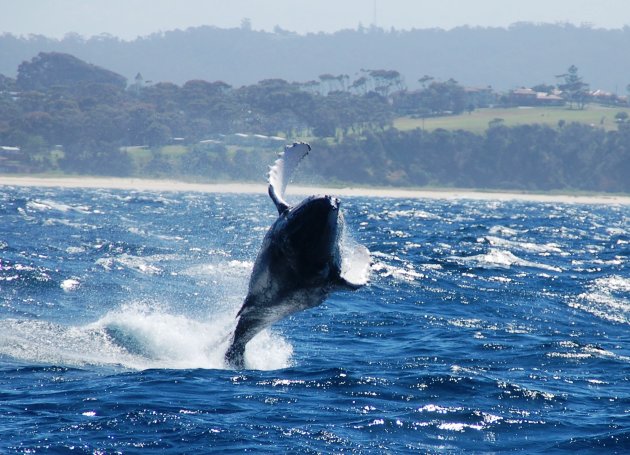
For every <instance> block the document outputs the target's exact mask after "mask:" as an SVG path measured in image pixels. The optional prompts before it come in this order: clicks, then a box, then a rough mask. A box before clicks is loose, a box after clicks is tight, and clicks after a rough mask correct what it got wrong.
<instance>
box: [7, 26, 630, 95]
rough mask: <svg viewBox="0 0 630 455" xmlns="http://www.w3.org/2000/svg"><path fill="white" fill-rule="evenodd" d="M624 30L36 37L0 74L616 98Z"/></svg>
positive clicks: (629, 30)
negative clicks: (94, 73)
mask: <svg viewBox="0 0 630 455" xmlns="http://www.w3.org/2000/svg"><path fill="white" fill-rule="evenodd" d="M627 49H630V27H626V28H623V29H615V30H606V29H594V28H590V27H586V26H580V27H577V26H574V25H567V24H556V25H550V24H529V23H520V24H515V25H512V26H510V27H509V28H470V27H458V28H455V29H452V30H448V31H447V30H441V29H419V30H409V31H396V30H392V31H384V30H382V29H380V28H376V27H372V28H364V29H358V30H343V31H339V32H336V33H332V34H330V33H318V34H307V35H298V34H295V33H290V32H284V31H278V32H276V33H270V32H263V31H253V30H249V29H241V28H233V29H220V28H216V27H209V26H203V27H195V28H189V29H187V30H174V31H168V32H164V33H159V34H153V35H150V36H147V37H142V38H138V39H136V40H133V41H122V40H120V39H118V38H115V37H112V36H108V35H103V36H97V37H92V38H89V39H84V38H82V37H80V36H78V35H68V36H67V37H66V38H64V39H62V40H56V39H49V38H46V37H43V36H30V37H16V36H13V35H10V34H4V35H1V36H0V74H4V75H7V76H11V77H14V76H15V74H16V68H17V67H18V66H19V65H20V64H21V63H22V62H23V61H25V60H30V59H32V58H33V57H34V56H36V55H37V54H38V53H39V52H42V51H44V52H51V51H55V52H65V53H70V54H72V55H75V56H77V57H78V58H80V59H83V60H85V61H87V62H89V63H92V64H95V65H99V66H102V67H105V68H109V69H111V70H112V71H115V72H116V73H119V74H122V75H123V76H125V77H126V78H127V79H128V80H130V81H132V80H133V78H134V76H135V75H136V74H137V73H141V74H142V75H143V77H144V78H145V80H153V81H171V82H174V83H176V84H182V83H184V82H185V81H188V80H192V79H203V80H209V81H213V80H217V81H218V80H221V81H224V82H227V83H228V84H230V85H232V86H236V87H238V86H240V85H248V84H252V83H256V82H258V81H260V80H263V79H268V78H281V79H285V80H289V81H308V80H314V79H317V78H318V76H319V75H322V74H326V73H328V74H334V75H337V74H348V75H351V76H352V75H354V74H356V73H357V72H359V71H360V70H361V69H364V68H367V69H393V70H397V71H399V72H400V73H401V74H402V75H403V76H404V78H405V81H406V83H407V86H408V87H410V88H415V87H416V86H417V85H418V82H417V81H418V79H419V78H421V77H422V76H424V75H430V76H432V77H434V78H437V79H443V80H446V79H449V78H454V79H456V80H457V81H459V82H460V83H462V84H464V85H468V86H484V87H485V86H487V85H491V86H492V87H494V88H495V89H499V90H504V89H509V88H514V87H517V86H521V85H526V86H528V85H529V86H531V85H535V84H539V83H543V82H546V83H554V82H555V80H554V75H556V74H559V73H560V72H562V71H563V70H564V69H565V68H567V67H569V66H570V65H576V66H578V67H579V68H580V71H581V74H582V75H583V77H584V79H585V80H587V81H589V83H590V84H591V87H592V88H600V89H603V90H607V91H611V92H614V93H617V94H620V95H622V94H625V93H626V86H627V85H628V84H629V83H630V59H627V58H626V57H625V52H626V51H627Z"/></svg>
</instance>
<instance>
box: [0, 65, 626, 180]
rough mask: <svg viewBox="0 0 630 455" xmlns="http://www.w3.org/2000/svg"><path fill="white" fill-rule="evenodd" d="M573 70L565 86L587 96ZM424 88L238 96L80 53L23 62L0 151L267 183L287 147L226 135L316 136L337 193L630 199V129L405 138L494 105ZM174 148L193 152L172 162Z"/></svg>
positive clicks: (397, 85)
mask: <svg viewBox="0 0 630 455" xmlns="http://www.w3.org/2000/svg"><path fill="white" fill-rule="evenodd" d="M576 70H577V69H576V68H575V67H571V68H570V71H569V73H567V74H568V75H567V76H566V78H565V83H568V82H567V81H570V80H573V79H575V80H576V81H577V82H578V84H577V85H578V86H580V87H583V85H584V83H583V82H582V79H581V77H579V76H578V75H577V73H576ZM571 78H573V79H571ZM420 82H421V84H423V87H422V89H420V90H412V91H410V90H406V88H405V86H404V81H403V80H402V77H401V76H400V73H398V72H397V71H393V70H363V71H362V72H361V74H360V75H359V77H357V78H354V79H353V78H350V77H348V76H344V75H337V76H335V75H332V74H323V75H321V76H320V77H319V79H318V80H317V81H309V82H305V83H296V82H287V81H285V80H282V79H267V80H263V81H260V82H258V83H257V84H253V85H247V86H242V87H238V88H235V87H232V86H230V85H229V84H227V83H225V82H221V81H215V82H208V81H204V80H191V81H188V82H186V83H184V84H183V85H181V86H179V85H176V84H173V83H168V82H159V83H147V81H145V80H144V79H143V78H142V76H141V75H140V74H138V75H137V76H136V78H135V79H134V81H133V82H132V83H131V84H127V81H126V79H125V78H124V77H122V76H120V75H118V74H116V73H114V72H111V71H108V70H106V69H103V68H100V67H97V66H95V65H91V64H88V63H86V62H83V61H81V60H79V59H77V58H76V57H73V56H71V55H68V54H59V53H40V54H39V55H38V56H37V57H35V58H33V59H32V60H30V61H25V62H23V63H22V64H21V65H20V67H19V68H18V75H17V78H15V79H13V78H9V77H6V76H0V145H3V146H8V147H5V149H6V150H4V151H3V152H0V158H2V159H0V171H4V172H10V171H14V172H34V171H51V170H59V171H61V172H66V173H81V174H97V175H118V176H130V175H134V176H138V175H140V176H167V175H168V176H171V177H180V178H195V179H222V180H226V179H235V180H260V178H261V176H262V175H264V173H265V169H266V165H267V163H269V162H270V161H271V159H272V157H273V154H274V153H275V151H276V150H277V148H278V146H277V143H275V145H274V143H268V144H269V146H261V144H260V143H257V144H256V146H252V144H249V145H247V144H239V143H229V141H227V140H226V139H225V137H224V136H223V135H230V134H234V133H243V132H248V133H251V132H256V133H259V134H260V135H266V136H276V135H282V136H284V137H285V138H287V140H292V139H293V138H298V137H302V138H303V137H308V138H309V140H312V141H313V142H314V145H315V146H316V147H317V150H318V159H317V160H316V163H317V165H316V166H315V165H314V164H313V165H312V166H313V168H312V169H311V174H312V175H319V176H320V178H323V179H326V180H328V181H338V182H339V183H343V182H351V183H355V184H368V185H407V186H423V185H435V186H459V187H479V188H502V189H507V188H511V189H526V190H550V189H578V190H593V191H626V192H627V191H630V187H629V186H628V179H627V175H630V172H629V171H630V169H628V165H629V164H628V163H630V152H629V150H630V133H629V131H628V127H627V124H626V123H625V122H620V124H619V129H618V131H611V132H605V131H603V130H601V129H599V128H593V127H590V126H587V125H580V124H569V125H559V126H558V128H550V127H545V126H541V125H528V126H522V127H514V128H508V127H505V126H502V125H500V124H495V125H494V126H493V127H491V128H489V129H488V130H487V131H486V132H485V133H483V134H473V133H470V132H466V131H452V132H450V131H446V130H436V131H433V132H427V131H423V130H420V129H419V130H414V131H410V132H401V131H398V130H396V129H394V128H393V127H392V121H393V119H394V118H395V117H397V116H400V115H422V116H425V115H444V114H447V113H449V114H450V113H457V112H463V111H464V110H472V109H475V108H476V107H478V106H480V105H483V103H484V102H487V100H484V99H483V97H481V98H480V97H479V93H472V94H471V93H470V92H467V91H466V90H465V89H464V88H463V87H462V86H461V85H460V84H459V83H457V81H455V80H453V79H449V80H447V81H437V80H434V79H432V78H431V77H429V76H425V77H423V78H421V79H420ZM576 93H577V92H576ZM578 101H579V100H578V99H576V100H575V102H576V103H577V102H578ZM167 144H182V145H184V147H180V148H179V152H178V153H175V154H173V153H164V152H162V147H163V146H164V145H167ZM130 146H143V147H142V148H141V149H138V148H134V149H131V148H130ZM15 149H19V152H18V151H16V150H15Z"/></svg>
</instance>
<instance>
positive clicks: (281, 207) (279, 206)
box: [269, 185, 289, 215]
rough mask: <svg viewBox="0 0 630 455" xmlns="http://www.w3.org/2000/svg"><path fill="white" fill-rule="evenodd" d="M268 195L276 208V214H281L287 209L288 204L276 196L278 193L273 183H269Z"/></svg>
mask: <svg viewBox="0 0 630 455" xmlns="http://www.w3.org/2000/svg"><path fill="white" fill-rule="evenodd" d="M269 197H270V198H271V200H272V201H273V203H274V204H275V205H276V208H277V209H278V215H282V214H283V213H284V212H286V211H287V210H289V205H288V204H287V203H286V202H284V201H283V200H282V198H281V197H280V196H278V194H276V190H275V188H274V186H273V185H269Z"/></svg>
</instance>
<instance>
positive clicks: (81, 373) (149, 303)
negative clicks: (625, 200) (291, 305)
mask: <svg viewBox="0 0 630 455" xmlns="http://www.w3.org/2000/svg"><path fill="white" fill-rule="evenodd" d="M298 200H299V199H298ZM294 202H295V201H294ZM342 204H343V206H342V207H343V209H344V211H345V215H346V222H347V227H348V231H349V235H350V236H351V237H352V239H354V240H355V241H357V242H359V243H362V244H364V245H366V246H367V247H368V248H369V249H370V251H371V255H372V265H371V279H370V283H369V284H368V285H367V286H365V287H363V288H361V289H360V290H358V291H355V292H350V291H344V292H339V293H334V294H331V296H330V297H329V299H328V300H327V301H326V302H325V303H324V304H323V305H321V306H319V307H317V308H314V309H311V310H308V311H305V312H302V313H298V314H295V315H294V316H292V317H290V318H287V319H285V320H283V321H281V322H280V323H278V324H276V325H275V326H273V327H272V328H271V329H268V330H266V331H264V332H263V333H261V334H259V336H257V337H256V338H255V339H254V340H252V342H251V343H250V344H249V345H248V346H247V351H246V364H247V367H248V368H246V369H244V370H239V371H235V370H232V369H228V368H226V367H225V365H224V362H223V356H224V354H225V350H226V348H227V346H228V343H229V340H230V333H231V331H232V330H233V328H234V326H235V323H236V320H235V316H236V313H237V311H238V309H239V307H240V305H241V303H242V300H243V298H244V296H245V294H246V292H247V283H248V278H249V274H250V272H251V269H252V265H253V261H254V259H255V256H256V253H257V251H258V248H259V246H260V244H261V241H262V238H263V236H264V233H265V231H266V230H267V228H268V227H269V225H270V224H271V223H272V222H273V221H274V219H275V217H276V213H277V212H276V211H275V208H274V207H273V204H272V203H271V201H270V200H269V198H268V197H267V196H266V195H264V194H260V195H238V194H208V193H193V192H161V193H158V192H139V191H123V190H111V189H103V190H94V189H89V190H88V189H55V188H26V187H2V191H1V192H0V217H1V222H0V453H157V452H158V451H159V453H173V454H179V453H215V452H216V453H243V452H246V451H248V452H254V453H353V454H362V453H375V454H380V453H392V454H393V453H461V452H469V453H497V452H499V453H500V452H510V451H516V452H523V453H573V452H575V451H581V453H597V452H601V453H629V452H630V272H629V264H630V262H629V261H630V259H629V255H630V222H629V218H630V207H629V206H625V205H579V204H562V203H535V202H522V201H521V202H519V201H508V202H500V201H487V200H485V201H482V200H446V199H445V200H430V199H387V198H367V197H348V198H344V199H343V201H342Z"/></svg>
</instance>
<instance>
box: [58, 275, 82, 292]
mask: <svg viewBox="0 0 630 455" xmlns="http://www.w3.org/2000/svg"><path fill="white" fill-rule="evenodd" d="M80 284H81V282H80V281H79V280H78V279H76V278H68V279H67V280H63V281H62V282H61V285H60V287H61V289H63V290H64V292H72V291H74V290H76V289H77V288H78V287H79V285H80Z"/></svg>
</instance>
